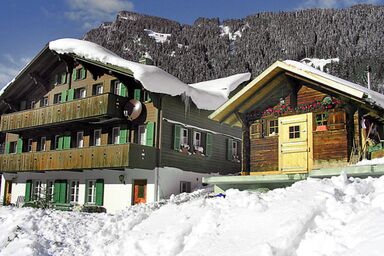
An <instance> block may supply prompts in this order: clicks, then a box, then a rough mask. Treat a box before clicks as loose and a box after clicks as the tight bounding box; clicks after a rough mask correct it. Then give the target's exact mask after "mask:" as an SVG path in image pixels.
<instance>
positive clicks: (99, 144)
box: [93, 129, 101, 147]
mask: <svg viewBox="0 0 384 256" xmlns="http://www.w3.org/2000/svg"><path fill="white" fill-rule="evenodd" d="M97 132H98V133H99V134H100V136H99V138H98V139H99V143H96V142H97V138H96V133H97ZM93 146H95V147H99V146H101V129H95V130H93Z"/></svg>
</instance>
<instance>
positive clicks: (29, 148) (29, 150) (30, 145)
mask: <svg viewBox="0 0 384 256" xmlns="http://www.w3.org/2000/svg"><path fill="white" fill-rule="evenodd" d="M32 143H33V140H32V139H28V143H27V152H32Z"/></svg>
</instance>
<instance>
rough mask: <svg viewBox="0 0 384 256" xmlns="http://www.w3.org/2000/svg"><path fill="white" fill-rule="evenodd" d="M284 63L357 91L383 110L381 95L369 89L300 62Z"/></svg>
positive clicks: (287, 61) (290, 61) (383, 98)
mask: <svg viewBox="0 0 384 256" xmlns="http://www.w3.org/2000/svg"><path fill="white" fill-rule="evenodd" d="M284 63H285V64H288V65H290V66H293V67H295V68H297V69H300V70H302V71H305V72H309V73H312V74H314V75H319V76H321V77H323V78H326V79H329V80H331V81H334V82H336V83H338V84H341V85H343V86H346V87H347V88H350V89H353V90H357V91H359V92H361V93H362V98H366V99H368V100H369V101H370V103H372V104H375V105H377V106H379V107H381V108H384V95H383V94H381V93H378V92H375V91H373V90H370V89H368V88H366V87H364V86H361V85H359V84H356V83H352V82H350V81H347V80H344V79H342V78H339V77H336V76H333V75H330V74H328V73H325V72H323V71H320V70H318V69H316V68H313V67H311V66H308V65H306V64H304V63H300V62H297V61H293V60H285V61H284ZM347 93H348V92H347Z"/></svg>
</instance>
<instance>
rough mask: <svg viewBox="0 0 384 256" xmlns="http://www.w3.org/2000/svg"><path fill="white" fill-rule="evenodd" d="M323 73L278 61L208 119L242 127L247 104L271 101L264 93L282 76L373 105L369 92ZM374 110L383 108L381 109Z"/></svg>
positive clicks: (249, 107)
mask: <svg viewBox="0 0 384 256" xmlns="http://www.w3.org/2000/svg"><path fill="white" fill-rule="evenodd" d="M320 73H321V72H310V71H308V70H303V69H300V68H298V67H295V66H294V65H290V64H287V63H285V62H282V61H276V62H275V63H273V64H272V65H271V66H270V67H268V68H267V69H266V70H265V71H264V72H262V73H261V74H260V75H259V76H258V77H256V78H255V79H254V80H253V81H251V82H250V83H249V84H248V85H246V86H245V87H244V88H243V89H242V90H240V91H239V92H238V93H237V94H236V95H234V96H233V97H232V98H231V99H230V100H228V101H227V102H226V103H225V104H223V105H222V106H221V107H219V108H218V109H217V110H216V111H215V112H213V113H212V114H211V115H210V116H209V118H210V119H213V120H215V121H218V122H220V123H226V124H228V125H231V126H241V122H240V120H239V119H238V117H239V114H241V113H245V112H247V110H249V109H251V108H252V106H253V104H252V103H253V102H248V101H250V100H252V101H257V100H262V99H264V100H265V97H268V93H265V92H267V87H271V86H276V83H273V80H275V79H277V78H278V77H279V75H281V74H284V75H287V76H291V77H293V78H295V79H298V80H303V81H306V82H308V83H311V84H313V85H315V86H321V87H323V88H325V89H327V90H329V91H332V92H333V93H335V94H339V95H342V96H345V97H348V98H351V99H352V100H355V101H360V102H364V103H367V104H368V105H369V104H371V105H372V102H369V100H367V94H366V91H364V90H362V89H360V88H359V87H357V88H355V87H353V86H350V85H348V84H346V83H343V82H342V81H343V80H342V79H339V80H337V79H331V76H327V75H326V73H324V74H325V75H321V74H320ZM346 82H347V81H346ZM263 92H264V94H263ZM374 93H376V92H374ZM257 94H260V95H261V96H262V97H258V98H257V97H255V95H257ZM383 97H384V96H383ZM375 107H379V108H381V107H380V106H375Z"/></svg>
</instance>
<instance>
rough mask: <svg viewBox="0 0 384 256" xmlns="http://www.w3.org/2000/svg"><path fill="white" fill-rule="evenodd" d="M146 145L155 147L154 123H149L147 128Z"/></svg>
mask: <svg viewBox="0 0 384 256" xmlns="http://www.w3.org/2000/svg"><path fill="white" fill-rule="evenodd" d="M146 133H147V134H146V139H147V141H146V145H147V146H150V147H153V146H154V141H155V140H154V137H155V136H154V135H155V123H154V122H148V123H147V127H146Z"/></svg>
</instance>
